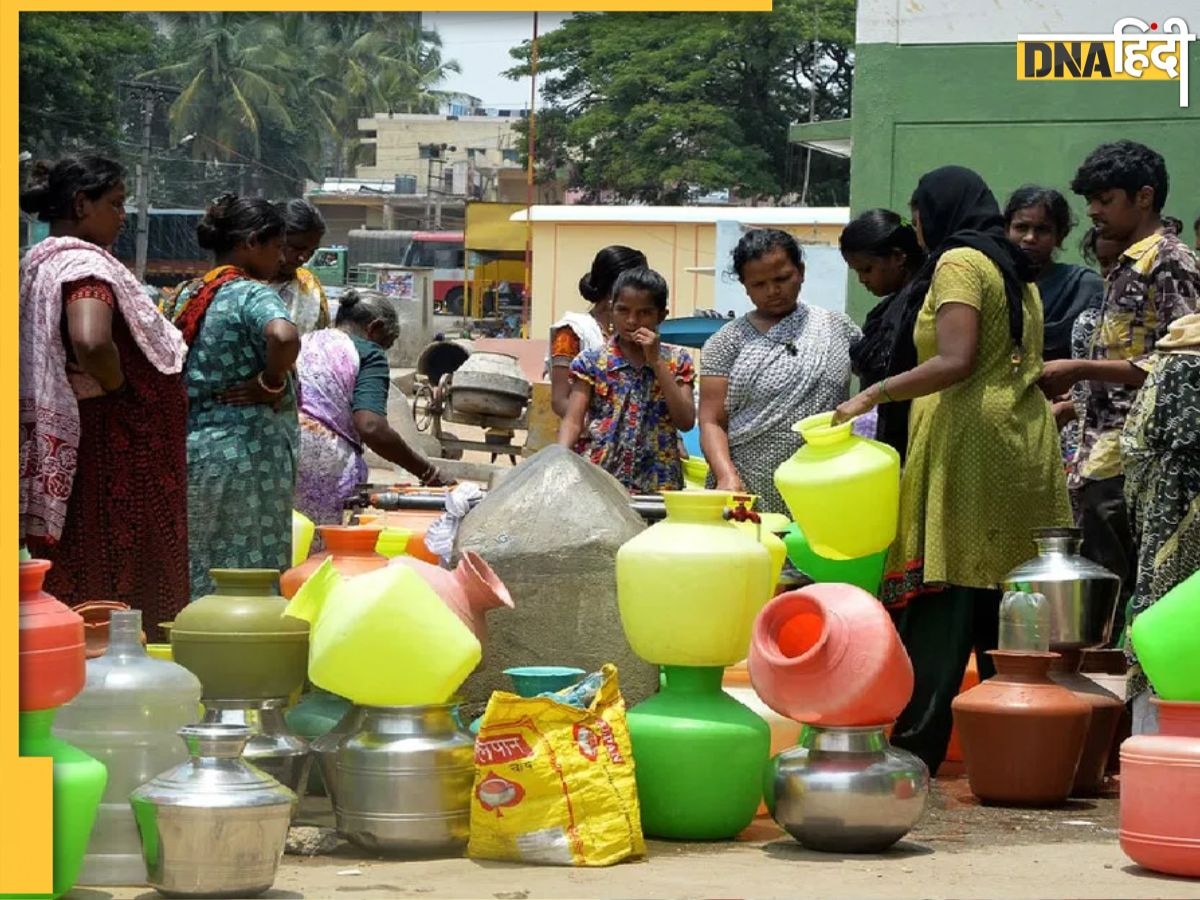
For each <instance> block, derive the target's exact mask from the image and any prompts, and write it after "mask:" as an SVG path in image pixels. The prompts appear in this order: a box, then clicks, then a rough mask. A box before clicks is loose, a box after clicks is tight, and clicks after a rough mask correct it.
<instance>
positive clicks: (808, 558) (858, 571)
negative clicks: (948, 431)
mask: <svg viewBox="0 0 1200 900" xmlns="http://www.w3.org/2000/svg"><path fill="white" fill-rule="evenodd" d="M783 543H784V546H785V547H787V553H788V559H789V560H790V561H791V563H792V565H793V566H795V567H796V568H797V569H798V570H799V571H801V572H803V573H804V574H805V575H807V576H808V577H809V578H811V579H812V580H813V581H815V582H817V583H818V584H821V583H832V584H852V585H854V586H855V587H860V588H862V589H863V590H864V591H867V592H868V593H870V594H874V595H875V596H879V585H880V583H881V582H882V581H883V569H884V566H885V565H886V564H887V550H880V551H879V552H878V553H872V554H871V555H870V556H862V557H859V558H858V559H829V558H827V557H824V556H821V555H820V554H819V553H817V552H816V551H815V550H814V549H813V548H812V547H811V546H810V545H809V543H808V540H807V539H806V538H805V537H804V532H803V531H801V530H800V526H799V525H797V524H796V523H795V522H793V523H792V524H791V525H790V526H788V529H787V531H786V532H784V535H783Z"/></svg>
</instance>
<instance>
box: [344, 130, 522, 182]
mask: <svg viewBox="0 0 1200 900" xmlns="http://www.w3.org/2000/svg"><path fill="white" fill-rule="evenodd" d="M517 121H519V120H517V119H513V118H498V117H491V116H464V117H462V118H449V117H447V116H444V115H415V114H413V115H407V114H406V115H396V116H394V117H390V118H389V117H388V116H387V115H386V114H381V115H377V116H375V117H374V118H371V119H359V122H358V128H359V132H360V133H364V134H369V133H370V132H374V133H375V137H374V138H370V137H364V139H363V140H364V143H368V144H369V143H374V145H375V163H374V165H370V166H358V167H357V169H356V171H355V174H356V175H357V176H358V177H360V178H387V179H391V178H395V177H396V176H397V175H411V176H414V177H415V178H416V179H417V193H418V194H425V193H427V189H426V188H427V183H428V179H429V175H430V173H431V172H432V175H433V178H434V187H435V189H441V188H442V187H443V186H442V184H440V183H438V181H437V179H438V178H439V176H440V175H441V174H442V172H443V167H442V165H440V164H439V163H438V162H436V161H434V162H433V165H432V166H431V165H430V160H429V159H428V158H425V157H422V156H421V149H420V146H421V145H422V144H447V145H449V146H452V147H455V148H456V149H455V150H452V151H451V150H447V152H446V157H445V159H446V164H445V167H444V171H445V174H446V175H447V176H448V175H449V174H450V172H451V168H452V166H453V165H454V164H456V163H458V164H462V165H466V166H467V167H468V168H470V167H471V166H472V164H473V165H474V167H475V168H476V169H494V168H499V167H504V166H513V167H518V166H519V162H518V161H517V160H516V159H515V158H513V154H512V152H511V151H513V150H516V149H517V145H518V136H517V134H516V132H515V130H514V129H513V126H514V125H515V124H516V122H517ZM471 150H474V151H475V153H473V154H472V153H470V152H469V151H471ZM506 150H507V151H510V152H509V154H508V157H509V158H508V159H506V158H505V151H506Z"/></svg>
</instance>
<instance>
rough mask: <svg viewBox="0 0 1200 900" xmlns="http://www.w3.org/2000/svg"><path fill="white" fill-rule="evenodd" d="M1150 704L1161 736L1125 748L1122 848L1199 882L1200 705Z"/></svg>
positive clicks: (1136, 739) (1144, 862)
mask: <svg viewBox="0 0 1200 900" xmlns="http://www.w3.org/2000/svg"><path fill="white" fill-rule="evenodd" d="M1160 602H1161V601H1160ZM1151 702H1152V703H1155V704H1156V705H1157V706H1158V728H1159V733H1158V734H1140V735H1134V736H1133V737H1131V738H1129V739H1128V740H1127V741H1125V743H1123V744H1122V745H1121V819H1120V835H1121V849H1122V850H1124V851H1125V853H1126V854H1127V855H1128V856H1129V858H1130V859H1132V860H1133V861H1134V862H1136V863H1137V864H1138V865H1140V866H1145V867H1146V868H1147V869H1153V870H1154V871H1156V872H1166V873H1167V874H1170V875H1183V876H1186V877H1188V878H1200V815H1197V810H1200V703H1171V702H1168V701H1163V700H1157V699H1155V700H1152V701H1151Z"/></svg>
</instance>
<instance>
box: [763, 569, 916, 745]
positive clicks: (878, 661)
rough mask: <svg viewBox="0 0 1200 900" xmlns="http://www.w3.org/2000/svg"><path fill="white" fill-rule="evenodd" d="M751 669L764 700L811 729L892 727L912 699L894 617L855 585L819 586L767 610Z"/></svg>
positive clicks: (909, 667)
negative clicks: (870, 726) (869, 726)
mask: <svg viewBox="0 0 1200 900" xmlns="http://www.w3.org/2000/svg"><path fill="white" fill-rule="evenodd" d="M748 662H749V669H750V679H751V681H752V682H753V683H754V689H755V690H756V691H757V692H758V695H759V696H760V697H762V699H763V701H764V702H766V704H767V705H768V706H770V707H771V708H772V709H774V710H775V711H776V712H778V713H780V714H782V715H785V716H787V717H788V718H791V719H796V720H797V721H800V722H805V723H808V724H810V725H819V726H821V727H831V726H839V727H842V726H857V725H888V724H890V723H892V722H894V721H895V719H896V717H897V716H898V715H899V714H900V711H901V710H902V709H904V707H905V705H907V703H908V700H909V698H910V697H911V696H912V689H913V670H912V663H911V662H910V661H909V658H908V653H907V652H906V651H905V649H904V645H903V644H902V643H901V642H900V636H899V635H898V634H897V633H896V629H895V627H894V626H893V625H892V620H891V618H890V617H889V616H888V614H887V612H886V611H885V610H884V608H883V607H882V606H881V605H880V604H879V601H878V600H876V599H875V598H874V597H872V596H871V595H870V594H868V593H867V592H866V591H864V590H861V589H860V588H856V587H854V586H853V585H849V584H814V585H810V586H808V587H805V588H801V589H800V590H797V591H790V592H788V593H786V594H780V595H779V596H778V597H776V598H775V599H774V600H772V601H771V602H770V603H768V604H767V605H766V606H765V607H764V608H763V611H762V612H761V613H759V616H758V619H757V620H756V621H755V623H754V635H753V639H752V642H751V646H750V657H749V660H748Z"/></svg>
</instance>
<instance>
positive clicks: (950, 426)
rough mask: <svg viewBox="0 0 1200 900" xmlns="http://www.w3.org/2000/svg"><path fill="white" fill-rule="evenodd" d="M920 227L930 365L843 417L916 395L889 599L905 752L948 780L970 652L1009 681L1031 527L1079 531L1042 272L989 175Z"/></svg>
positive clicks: (921, 338)
mask: <svg viewBox="0 0 1200 900" xmlns="http://www.w3.org/2000/svg"><path fill="white" fill-rule="evenodd" d="M912 207H913V210H912V212H913V220H914V224H915V226H916V228H917V234H918V237H919V238H920V239H921V243H922V244H923V245H924V246H925V247H926V248H927V249H929V251H930V256H929V261H928V262H927V264H926V266H927V269H926V274H925V277H927V278H929V279H930V283H929V290H928V292H927V293H926V295H925V301H924V304H923V306H922V308H921V311H920V313H919V314H918V317H917V323H916V326H915V328H914V331H913V338H914V341H915V343H916V347H917V360H918V365H917V367H916V368H914V369H911V370H909V371H908V372H905V373H903V374H900V375H895V376H892V377H890V378H887V379H885V380H883V381H881V382H879V383H877V384H875V385H873V386H872V387H870V388H868V389H867V390H866V391H863V392H862V393H860V394H858V395H857V396H855V397H853V398H851V399H850V400H848V401H847V402H846V403H844V404H842V405H841V406H840V407H838V410H837V413H836V417H837V419H838V420H844V419H847V418H850V417H853V416H857V415H861V414H862V413H864V412H866V411H868V410H870V409H871V408H872V407H873V406H875V405H877V404H879V403H886V402H890V401H893V400H908V399H911V400H913V405H912V415H911V419H910V425H909V443H908V456H907V461H906V464H905V467H904V473H903V475H902V478H901V488H900V529H899V534H898V536H897V539H896V542H895V544H893V546H892V549H891V553H890V555H889V558H888V565H887V575H886V577H885V582H884V587H883V593H882V599H883V601H884V602H885V603H886V604H887V605H888V606H889V607H891V608H893V609H897V610H899V611H898V613H897V615H896V619H897V626H898V628H899V630H900V635H901V637H902V638H903V639H904V643H905V646H906V647H907V649H908V652H909V655H910V656H911V657H912V660H913V668H914V672H915V676H916V685H915V688H914V690H913V697H912V700H911V702H910V703H909V706H908V708H907V709H905V711H904V712H903V713H902V714H901V716H900V719H899V720H898V721H897V723H896V728H895V731H894V733H893V742H894V743H895V744H896V745H897V746H900V747H904V748H905V749H908V750H910V751H911V752H913V753H916V754H917V755H918V756H920V757H921V758H922V759H923V760H924V761H925V763H926V764H927V765H928V766H929V768H930V771H931V772H936V771H937V768H938V766H939V765H940V764H941V762H942V760H943V758H944V757H945V753H946V747H947V745H948V743H949V739H950V728H951V725H952V719H951V714H950V702H951V700H953V699H954V696H955V694H956V693H957V690H958V686H959V684H960V682H961V680H962V676H963V671H964V669H965V668H966V663H967V659H968V657H969V656H970V653H971V650H972V649H974V650H975V651H976V658H977V660H978V665H979V671H980V677H981V678H986V677H988V676H990V675H991V674H993V673H994V669H993V668H992V666H991V662H990V660H989V658H988V657H987V656H986V651H987V650H992V649H995V647H996V638H997V629H998V625H997V612H998V609H999V604H1000V592H999V591H998V590H997V589H996V588H997V585H998V584H999V583H1000V582H1001V580H1002V579H1003V578H1004V575H1005V574H1006V573H1007V572H1009V571H1010V570H1011V569H1012V568H1014V567H1015V566H1017V565H1018V564H1020V563H1021V562H1022V561H1023V560H1025V559H1027V558H1028V557H1029V556H1030V555H1032V552H1033V543H1032V539H1031V538H1032V530H1033V529H1034V528H1039V527H1049V526H1058V525H1062V526H1065V525H1069V524H1070V522H1071V514H1070V506H1069V504H1068V501H1067V489H1066V480H1065V476H1064V473H1063V467H1062V456H1061V451H1060V450H1059V443H1058V431H1057V429H1056V428H1055V425H1054V420H1053V418H1052V416H1051V413H1050V405H1049V404H1048V403H1047V401H1046V398H1045V396H1044V395H1043V394H1042V392H1041V390H1040V389H1039V388H1038V384H1037V382H1038V377H1039V376H1040V375H1041V371H1042V307H1041V300H1040V298H1039V296H1038V293H1037V288H1036V286H1034V284H1033V283H1032V282H1033V278H1034V275H1035V272H1034V271H1033V267H1032V266H1031V264H1030V263H1029V261H1028V260H1027V259H1026V258H1025V257H1024V255H1023V254H1021V252H1020V251H1019V250H1018V249H1017V247H1016V245H1014V244H1012V243H1010V242H1009V241H1008V240H1007V238H1006V236H1005V232H1004V221H1003V219H1002V218H1001V215H1000V210H999V207H998V206H997V204H996V200H995V197H994V196H993V195H992V192H991V191H990V190H989V189H988V187H987V185H986V184H985V183H984V181H983V179H982V178H980V177H979V175H977V174H976V173H975V172H972V171H971V170H969V169H964V168H961V167H958V166H947V167H945V168H942V169H937V170H935V171H933V172H930V173H929V174H927V175H925V176H924V177H923V178H922V179H921V181H920V183H919V184H918V186H917V190H916V192H915V193H914V194H913V199H912Z"/></svg>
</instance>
